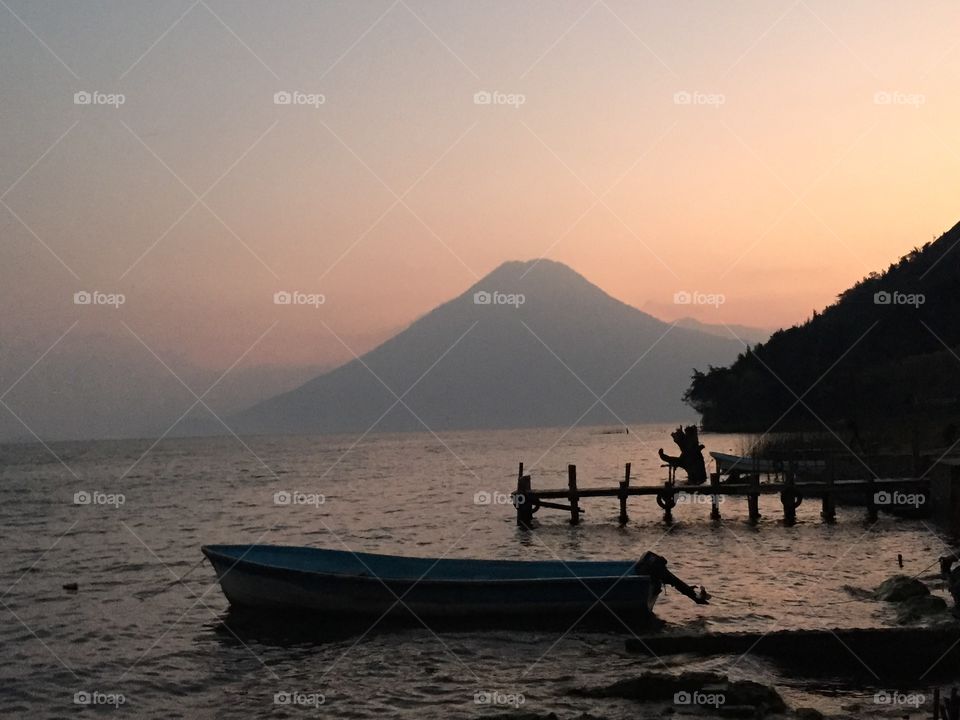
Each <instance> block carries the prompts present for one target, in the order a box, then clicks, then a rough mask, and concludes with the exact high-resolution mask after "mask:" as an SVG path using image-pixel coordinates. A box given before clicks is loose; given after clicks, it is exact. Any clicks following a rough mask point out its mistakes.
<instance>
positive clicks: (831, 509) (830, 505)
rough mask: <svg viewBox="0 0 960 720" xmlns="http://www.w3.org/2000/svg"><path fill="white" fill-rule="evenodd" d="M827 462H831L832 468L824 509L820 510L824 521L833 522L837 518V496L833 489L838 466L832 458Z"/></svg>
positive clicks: (829, 472) (824, 495)
mask: <svg viewBox="0 0 960 720" xmlns="http://www.w3.org/2000/svg"><path fill="white" fill-rule="evenodd" d="M827 462H828V463H830V468H829V470H828V475H827V489H826V490H825V491H824V493H823V510H822V511H821V512H820V516H821V517H822V518H823V520H824V522H828V523H832V522H834V521H835V520H836V519H837V498H836V495H835V494H834V489H833V486H834V483H835V482H836V479H837V466H836V464H835V463H834V461H833V459H832V458H831V459H829V460H828V461H827Z"/></svg>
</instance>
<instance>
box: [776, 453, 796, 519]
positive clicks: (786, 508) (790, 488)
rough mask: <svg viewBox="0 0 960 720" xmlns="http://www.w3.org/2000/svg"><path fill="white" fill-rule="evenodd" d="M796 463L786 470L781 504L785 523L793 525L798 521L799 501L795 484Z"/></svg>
mask: <svg viewBox="0 0 960 720" xmlns="http://www.w3.org/2000/svg"><path fill="white" fill-rule="evenodd" d="M795 470H796V465H795V464H794V463H791V464H790V469H789V470H787V471H786V473H785V475H784V479H783V485H784V487H783V490H782V491H781V493H780V504H781V505H783V522H784V524H785V525H793V524H794V523H796V522H797V505H798V504H799V503H797V501H796V497H797V493H796V489H795V485H796V482H797V476H796V473H795Z"/></svg>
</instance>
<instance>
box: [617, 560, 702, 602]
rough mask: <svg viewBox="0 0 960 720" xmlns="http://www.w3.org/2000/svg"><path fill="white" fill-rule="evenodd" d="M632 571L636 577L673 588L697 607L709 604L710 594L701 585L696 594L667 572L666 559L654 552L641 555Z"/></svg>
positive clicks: (692, 589)
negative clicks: (650, 579)
mask: <svg viewBox="0 0 960 720" xmlns="http://www.w3.org/2000/svg"><path fill="white" fill-rule="evenodd" d="M633 569H634V571H635V572H636V573H637V575H649V576H650V577H652V578H654V579H656V580H659V581H660V583H661V584H663V585H671V586H673V587H675V588H676V589H677V590H679V591H680V592H681V593H683V594H684V595H686V596H687V597H688V598H690V599H691V600H693V601H694V602H695V603H697V605H707V604H709V600H710V593H708V592H707V589H706V588H705V587H704V586H703V585H701V586H700V592H697V591H696V590H694V588H692V587H690V586H689V585H687V584H686V583H685V582H684V581H683V580H681V579H680V578H678V577H677V576H676V575H674V574H673V573H672V572H670V571H669V570H667V559H666V558H665V557H663V556H662V555H657V554H656V553H655V552H650V551H649V550H648V551H647V552H645V553H644V554H643V557H641V558H640V559H639V560H637V562H636V564H635V565H634V566H633Z"/></svg>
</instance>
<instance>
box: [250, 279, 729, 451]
mask: <svg viewBox="0 0 960 720" xmlns="http://www.w3.org/2000/svg"><path fill="white" fill-rule="evenodd" d="M740 347H741V345H740V344H739V343H738V342H735V341H733V340H726V339H723V338H718V337H715V336H713V335H709V334H706V333H701V332H697V331H693V330H688V329H684V328H680V327H674V326H671V325H669V324H667V323H664V322H662V321H660V320H657V319H656V318H654V317H652V316H650V315H648V314H646V313H644V312H641V311H640V310H637V309H636V308H633V307H631V306H629V305H626V304H625V303H623V302H620V301H619V300H616V299H614V298H612V297H610V296H609V295H607V294H606V293H605V292H604V291H603V290H601V289H600V288H598V287H597V286H596V285H593V284H592V283H590V282H588V281H587V280H586V279H585V278H584V277H583V276H581V275H579V274H578V273H576V272H574V271H573V270H571V269H570V268H569V267H567V266H566V265H563V264H561V263H557V262H553V261H550V260H539V261H529V262H507V263H504V264H503V265H501V266H500V267H498V268H497V269H496V270H494V271H493V272H491V273H490V274H489V275H487V276H486V277H484V278H483V279H482V280H481V281H479V282H478V283H477V284H476V285H474V286H473V287H471V288H469V289H468V290H467V291H466V292H464V293H463V294H462V295H460V296H459V297H456V298H454V299H453V300H450V301H449V302H447V303H444V304H443V305H440V306H439V307H437V308H435V309H434V310H433V311H431V312H429V313H428V314H426V315H425V316H423V317H421V318H419V319H418V320H417V321H416V322H414V323H413V324H412V325H410V326H409V327H408V328H407V329H406V330H404V331H403V332H401V333H399V334H398V335H396V336H394V337H393V338H391V339H390V340H388V341H386V342H384V343H383V344H381V345H380V346H378V347H377V348H375V349H373V350H371V351H370V352H368V353H366V354H365V355H363V356H362V357H360V358H359V359H355V360H353V361H351V362H348V363H346V364H345V365H343V366H341V367H339V368H337V369H335V370H332V371H330V372H327V373H325V374H323V375H320V376H319V377H316V378H314V379H313V380H310V381H309V382H307V383H305V384H304V385H302V386H301V387H298V388H296V389H295V390H292V391H290V392H286V393H283V394H282V395H278V396H276V397H273V398H270V399H268V400H265V401H263V402H260V403H258V404H256V405H254V406H253V407H251V408H249V409H248V410H246V411H244V412H242V413H239V414H238V415H236V416H234V417H233V419H232V422H231V425H232V426H233V427H235V428H236V429H237V430H238V431H240V432H246V433H313V432H316V433H332V432H363V431H365V430H368V429H370V428H371V427H373V428H375V429H376V430H380V431H399V430H424V429H426V428H430V429H432V430H440V429H471V428H512V427H535V426H558V425H563V426H566V425H572V424H573V423H575V422H579V423H580V424H583V425H588V424H619V423H630V422H645V421H673V420H677V419H682V418H688V417H689V416H690V410H689V408H687V407H685V406H684V405H683V403H682V401H681V396H682V393H683V389H684V388H685V387H686V386H687V385H688V383H689V380H690V376H691V373H692V368H694V367H695V366H698V365H699V366H703V365H705V364H718V363H723V362H730V361H732V360H733V359H734V358H735V357H736V354H737V351H738V349H739V348H740ZM597 396H599V397H601V398H602V400H603V401H602V402H597ZM398 398H401V399H402V401H398Z"/></svg>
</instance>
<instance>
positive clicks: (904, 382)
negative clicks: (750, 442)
mask: <svg viewBox="0 0 960 720" xmlns="http://www.w3.org/2000/svg"><path fill="white" fill-rule="evenodd" d="M958 245H960V224H958V225H955V226H954V227H953V228H951V229H950V230H948V231H947V232H946V233H944V234H943V235H941V236H940V237H939V238H938V239H937V240H935V241H933V242H928V243H926V244H925V245H924V246H923V247H915V248H913V249H912V250H911V251H910V252H909V253H907V254H906V255H904V256H903V257H901V258H900V259H899V260H898V261H897V262H895V263H892V264H891V265H890V266H889V267H888V268H887V269H886V270H885V271H884V272H882V273H877V272H874V273H870V275H868V276H867V277H866V278H864V279H863V280H861V281H860V282H858V283H857V284H855V285H854V286H853V287H851V288H849V289H848V290H846V291H844V292H843V293H841V294H840V295H839V297H838V299H837V302H835V303H834V304H832V305H830V306H829V307H827V308H825V309H824V310H823V311H822V312H814V313H813V317H811V318H810V319H809V320H807V321H806V322H805V323H803V324H801V325H798V326H796V327H792V328H789V329H786V330H778V331H777V332H775V333H774V334H773V335H772V336H771V337H770V339H769V340H768V341H767V342H765V343H762V344H760V345H758V346H757V347H755V348H751V349H749V350H748V351H746V352H744V353H743V354H742V355H740V356H739V358H738V359H737V360H736V362H734V363H733V364H732V365H730V366H729V367H712V368H710V369H709V370H707V371H705V372H699V371H698V372H697V373H696V374H695V376H694V379H693V383H692V384H691V386H690V388H689V389H688V390H687V394H686V398H687V400H688V402H690V404H691V405H692V406H693V407H694V409H696V410H697V411H698V412H700V413H701V414H702V416H703V425H704V427H705V428H708V429H710V430H718V431H730V432H740V431H745V432H750V431H766V430H768V429H771V428H775V429H778V430H789V429H808V428H810V429H815V430H818V431H821V430H822V427H823V424H824V423H827V424H828V426H833V427H837V428H841V429H842V428H856V427H859V428H864V427H867V426H874V427H880V426H885V427H889V428H892V430H893V431H896V430H897V429H898V428H908V429H911V430H918V429H920V428H924V429H925V431H926V432H934V433H936V434H937V435H938V436H939V435H940V433H941V432H942V433H943V438H944V440H945V441H946V442H947V444H949V443H950V442H951V440H949V439H948V438H950V437H951V436H955V435H956V434H957V432H958V431H957V429H956V427H957V423H958V422H960V372H958V370H960V359H958V354H957V350H956V349H957V347H958V346H960V323H958V322H957V318H960V293H958V292H957V290H958V288H960V247H958ZM951 428H952V429H951ZM844 432H845V431H844ZM894 434H895V433H894ZM935 440H936V438H935Z"/></svg>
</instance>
